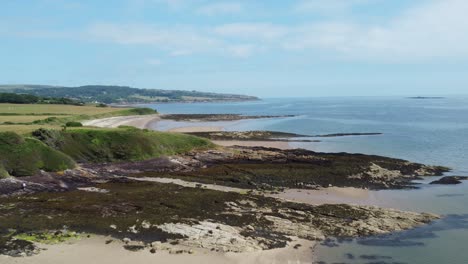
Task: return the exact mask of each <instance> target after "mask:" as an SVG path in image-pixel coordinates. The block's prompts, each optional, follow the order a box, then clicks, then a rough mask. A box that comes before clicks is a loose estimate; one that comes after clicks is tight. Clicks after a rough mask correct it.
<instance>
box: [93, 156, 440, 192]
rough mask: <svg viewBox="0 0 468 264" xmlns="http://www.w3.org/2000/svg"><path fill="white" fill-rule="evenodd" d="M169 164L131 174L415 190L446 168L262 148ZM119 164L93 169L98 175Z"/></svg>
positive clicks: (242, 183)
mask: <svg viewBox="0 0 468 264" xmlns="http://www.w3.org/2000/svg"><path fill="white" fill-rule="evenodd" d="M170 164H172V165H173V166H172V167H171V166H170ZM127 165H128V164H127ZM167 165H168V166H169V167H167V168H165V169H161V168H160V169H159V170H157V171H155V170H151V169H148V165H147V166H142V168H137V167H135V168H133V169H134V170H133V173H132V174H133V175H134V176H136V177H161V178H177V179H182V180H186V181H196V182H201V183H209V184H219V185H226V186H232V187H239V188H247V189H274V188H305V189H315V188H319V187H329V186H337V187H357V188H368V189H401V188H415V185H414V184H413V183H412V182H411V181H412V180H414V179H418V178H420V177H421V176H435V175H442V173H443V172H446V171H448V170H449V169H448V168H446V167H440V166H428V165H423V164H418V163H411V162H409V161H406V160H400V159H393V158H387V157H381V156H374V155H363V154H348V153H318V152H313V151H308V150H302V149H293V150H279V149H272V148H263V147H231V148H224V149H219V150H207V151H198V152H191V153H189V154H187V155H183V156H177V157H172V159H171V161H170V162H169V163H168V164H167ZM112 166H115V165H112ZM130 167H131V166H130ZM149 167H151V166H149ZM121 168H122V167H118V166H117V167H114V168H113V169H112V168H108V167H106V168H103V169H102V168H96V167H94V169H97V170H99V171H101V172H102V173H104V172H105V171H109V170H112V171H114V172H115V171H119V169H121ZM131 169H132V168H129V167H127V168H126V169H125V170H123V171H121V173H124V174H128V172H129V171H131ZM137 171H139V172H140V173H138V172H137Z"/></svg>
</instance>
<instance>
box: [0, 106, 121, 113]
mask: <svg viewBox="0 0 468 264" xmlns="http://www.w3.org/2000/svg"><path fill="white" fill-rule="evenodd" d="M119 111H122V108H114V107H95V106H75V105H42V104H0V115H1V114H21V115H31V114H34V115H40V114H44V115H54V114H62V115H95V114H105V113H113V112H119Z"/></svg>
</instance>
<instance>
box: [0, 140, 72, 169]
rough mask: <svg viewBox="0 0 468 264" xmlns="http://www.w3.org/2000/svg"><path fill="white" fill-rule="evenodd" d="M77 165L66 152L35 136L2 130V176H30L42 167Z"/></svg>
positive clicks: (0, 145)
mask: <svg viewBox="0 0 468 264" xmlns="http://www.w3.org/2000/svg"><path fill="white" fill-rule="evenodd" d="M74 166H75V162H74V161H73V160H72V159H71V158H70V157H69V156H67V155H66V154H64V153H62V152H60V151H57V150H55V149H53V148H51V147H49V146H47V145H45V144H44V143H42V142H41V141H39V140H37V139H34V138H25V137H22V136H20V135H18V134H16V133H14V132H0V178H1V177H7V176H29V175H33V174H35V173H37V172H38V171H39V170H40V169H42V170H46V171H61V170H65V169H70V168H73V167H74Z"/></svg>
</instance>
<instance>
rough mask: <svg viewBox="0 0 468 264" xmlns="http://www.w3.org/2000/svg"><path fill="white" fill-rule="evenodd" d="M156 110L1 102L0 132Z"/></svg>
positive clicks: (56, 127)
mask: <svg viewBox="0 0 468 264" xmlns="http://www.w3.org/2000/svg"><path fill="white" fill-rule="evenodd" d="M156 113H157V111H155V110H153V109H149V108H118V107H96V106H92V105H86V106H74V105H44V104H0V132H4V131H13V132H16V133H19V134H28V133H31V132H32V131H34V130H37V129H39V128H41V127H46V128H55V129H60V126H62V125H64V124H66V123H67V122H73V121H78V122H79V121H83V120H88V119H97V118H106V117H113V116H129V115H149V114H156Z"/></svg>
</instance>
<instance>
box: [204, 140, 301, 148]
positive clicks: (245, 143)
mask: <svg viewBox="0 0 468 264" xmlns="http://www.w3.org/2000/svg"><path fill="white" fill-rule="evenodd" d="M212 142H213V143H215V144H217V145H220V146H224V147H229V146H242V147H266V148H277V149H292V147H291V146H290V145H289V142H285V141H251V140H212Z"/></svg>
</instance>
